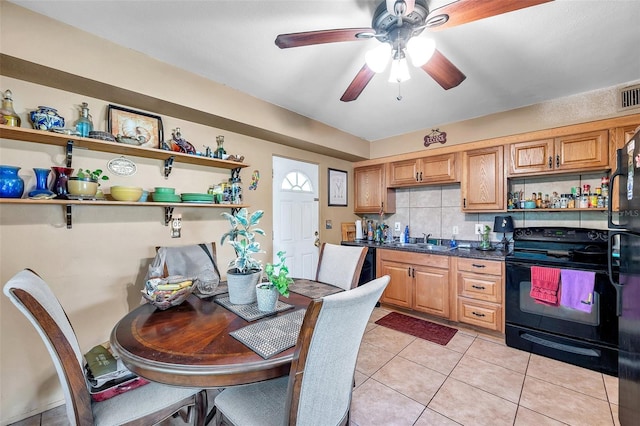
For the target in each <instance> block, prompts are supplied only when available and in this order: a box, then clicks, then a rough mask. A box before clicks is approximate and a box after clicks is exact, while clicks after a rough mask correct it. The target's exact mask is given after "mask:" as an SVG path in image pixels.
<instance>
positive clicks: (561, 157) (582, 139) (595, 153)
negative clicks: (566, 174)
mask: <svg viewBox="0 0 640 426" xmlns="http://www.w3.org/2000/svg"><path fill="white" fill-rule="evenodd" d="M554 166H555V168H556V170H589V169H594V170H603V169H606V168H608V167H609V131H608V130H601V131H597V132H589V133H581V134H579V135H570V136H563V137H560V138H556V139H555V158H554Z"/></svg>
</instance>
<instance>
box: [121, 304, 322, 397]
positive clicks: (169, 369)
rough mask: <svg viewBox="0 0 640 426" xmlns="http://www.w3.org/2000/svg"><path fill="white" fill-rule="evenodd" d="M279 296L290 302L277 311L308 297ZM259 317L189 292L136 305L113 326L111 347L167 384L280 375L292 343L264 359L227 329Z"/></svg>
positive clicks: (202, 384) (227, 382)
mask: <svg viewBox="0 0 640 426" xmlns="http://www.w3.org/2000/svg"><path fill="white" fill-rule="evenodd" d="M281 301H282V302H284V303H288V304H290V305H293V306H294V307H293V309H288V310H285V311H282V312H279V313H278V314H277V315H285V314H287V313H290V312H293V311H295V310H297V309H301V308H302V309H306V308H307V306H308V304H309V302H310V301H311V299H310V298H309V297H306V296H303V295H301V294H297V293H293V292H292V293H290V295H289V297H288V298H282V299H281ZM274 316H275V314H272V315H271V316H268V317H265V318H264V319H268V318H272V317H274ZM261 320H263V319H259V320H256V321H252V322H247V321H245V320H244V319H243V318H241V317H240V316H238V315H236V314H235V313H233V312H231V311H229V310H227V309H226V308H224V307H223V306H221V305H219V304H218V303H216V302H214V301H213V297H208V298H204V299H200V298H198V297H197V296H195V295H193V294H192V295H190V296H189V297H188V298H187V299H186V300H185V301H184V302H183V303H182V304H180V305H179V306H175V307H172V308H170V309H167V310H165V311H161V310H159V309H157V308H156V307H155V306H153V305H150V304H144V305H140V306H138V307H137V308H135V309H134V310H132V311H131V312H130V313H129V314H127V315H126V316H125V317H124V318H122V319H121V320H120V321H119V322H118V323H117V324H116V326H115V327H114V328H113V330H112V332H111V347H112V349H113V350H114V352H115V353H116V354H117V355H118V356H119V357H120V359H122V361H123V362H124V364H125V366H126V367H127V368H128V369H129V370H131V371H132V372H134V373H135V374H137V375H139V376H141V377H144V378H146V379H148V380H151V381H154V382H160V383H165V384H168V385H176V386H187V387H194V388H214V387H225V386H232V385H238V384H245V383H253V382H257V381H262V380H267V379H272V378H276V377H281V376H285V375H287V374H289V369H290V366H291V360H292V358H293V353H294V349H295V348H294V347H293V348H290V349H287V350H285V351H283V352H281V353H279V354H276V355H273V356H272V357H270V358H269V359H264V358H262V357H261V356H260V355H258V354H257V353H255V352H254V351H253V350H251V349H250V348H248V347H247V346H245V345H244V344H243V343H241V342H239V341H238V340H236V339H235V338H234V337H232V336H231V335H230V334H229V333H230V332H232V331H235V330H237V329H240V328H242V327H245V326H247V325H249V324H253V323H255V322H257V321H261Z"/></svg>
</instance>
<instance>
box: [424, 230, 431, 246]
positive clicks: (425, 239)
mask: <svg viewBox="0 0 640 426" xmlns="http://www.w3.org/2000/svg"><path fill="white" fill-rule="evenodd" d="M422 235H423V236H424V242H425V244H427V243H429V237H430V236H431V234H425V233H424V232H423V233H422Z"/></svg>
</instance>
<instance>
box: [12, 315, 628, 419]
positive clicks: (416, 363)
mask: <svg viewBox="0 0 640 426" xmlns="http://www.w3.org/2000/svg"><path fill="white" fill-rule="evenodd" d="M389 312H390V311H388V310H386V309H384V308H376V309H375V311H374V313H373V315H372V317H371V320H370V322H369V325H368V326H367V330H366V332H365V336H364V339H363V342H362V345H361V348H360V354H359V355H358V363H357V366H356V377H355V378H356V388H355V389H354V391H353V402H352V405H351V426H381V425H385V426H386V425H397V426H403V425H415V426H426V425H473V426H475V425H478V426H481V425H491V426H499V425H516V426H528V425H532V426H533V425H535V426H544V425H577V426H605V425H619V423H618V406H617V402H618V379H617V378H615V377H611V376H608V375H605V374H600V373H597V372H594V371H591V370H586V369H584V368H580V367H576V366H573V365H570V364H565V363H562V362H559V361H555V360H552V359H548V358H544V357H541V356H538V355H531V354H529V353H527V352H522V351H519V350H517V349H513V348H509V347H507V346H505V344H504V341H503V340H502V339H499V338H496V337H494V336H492V335H488V334H484V333H481V332H480V333H479V332H477V331H475V330H472V329H468V328H464V327H458V329H459V331H458V333H456V335H455V336H454V337H453V339H452V340H451V341H450V342H449V343H448V344H447V345H446V346H441V345H438V344H435V343H431V342H428V341H425V340H422V339H419V338H416V337H413V336H410V335H407V334H404V333H400V332H397V331H394V330H390V329H388V328H385V327H382V326H378V325H376V324H375V321H376V320H378V319H379V318H382V317H383V316H384V315H386V314H387V313H389ZM212 396H213V395H212ZM67 424H68V422H67V420H66V416H65V412H64V407H58V408H55V409H53V410H49V411H47V412H45V413H42V414H41V415H37V416H33V417H30V418H28V419H25V420H23V421H20V422H18V423H15V424H14V426H35V425H52V426H53V425H55V426H57V425H61V426H62V425H67ZM177 424H181V421H179V420H177V419H171V420H170V421H167V422H163V425H177Z"/></svg>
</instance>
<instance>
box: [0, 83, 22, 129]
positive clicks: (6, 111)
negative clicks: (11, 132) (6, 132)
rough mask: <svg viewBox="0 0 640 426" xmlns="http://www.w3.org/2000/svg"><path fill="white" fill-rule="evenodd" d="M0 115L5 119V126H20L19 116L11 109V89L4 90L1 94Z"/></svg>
mask: <svg viewBox="0 0 640 426" xmlns="http://www.w3.org/2000/svg"><path fill="white" fill-rule="evenodd" d="M0 115H2V117H3V118H4V120H5V121H6V124H7V126H14V127H20V116H18V114H16V112H15V110H14V109H13V94H12V93H11V90H5V91H4V93H3V94H2V108H0Z"/></svg>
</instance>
